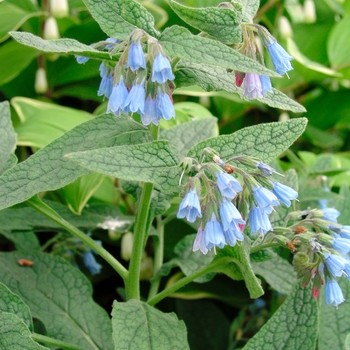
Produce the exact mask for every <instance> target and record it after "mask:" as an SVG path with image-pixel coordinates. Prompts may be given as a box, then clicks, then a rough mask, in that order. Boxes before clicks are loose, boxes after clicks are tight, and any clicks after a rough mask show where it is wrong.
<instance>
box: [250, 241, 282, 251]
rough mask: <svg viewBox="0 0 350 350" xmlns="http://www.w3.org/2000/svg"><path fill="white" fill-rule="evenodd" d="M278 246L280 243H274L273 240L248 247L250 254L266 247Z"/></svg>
mask: <svg viewBox="0 0 350 350" xmlns="http://www.w3.org/2000/svg"><path fill="white" fill-rule="evenodd" d="M279 246H280V244H279V243H275V242H271V243H266V244H260V245H257V246H256V247H252V248H251V249H250V254H253V253H256V252H258V251H259V250H263V249H266V248H271V247H279Z"/></svg>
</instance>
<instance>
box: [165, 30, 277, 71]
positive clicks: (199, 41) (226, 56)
mask: <svg viewBox="0 0 350 350" xmlns="http://www.w3.org/2000/svg"><path fill="white" fill-rule="evenodd" d="M159 40H160V43H161V44H162V46H163V48H164V50H165V51H166V52H167V54H168V55H169V56H172V57H180V58H182V59H184V60H188V61H190V62H194V63H200V64H209V65H213V66H217V67H222V68H230V69H233V70H237V71H240V72H251V73H258V74H263V75H268V76H271V77H280V75H278V74H277V73H275V72H273V71H271V70H270V69H267V68H266V67H264V66H262V65H261V64H259V63H258V62H257V61H254V60H253V59H251V58H249V57H247V56H243V55H242V54H240V53H238V52H237V51H235V50H234V49H231V48H230V47H228V46H226V45H225V44H223V43H220V42H218V41H216V40H212V39H209V38H205V37H201V36H195V35H193V34H191V32H189V31H188V30H187V29H185V28H182V27H179V26H172V27H169V28H166V29H165V30H164V32H163V33H162V34H161V36H160V38H159Z"/></svg>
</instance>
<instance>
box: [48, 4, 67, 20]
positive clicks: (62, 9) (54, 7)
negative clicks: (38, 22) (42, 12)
mask: <svg viewBox="0 0 350 350" xmlns="http://www.w3.org/2000/svg"><path fill="white" fill-rule="evenodd" d="M50 11H51V14H52V16H55V17H58V18H61V17H67V16H69V7H68V1H67V0H50Z"/></svg>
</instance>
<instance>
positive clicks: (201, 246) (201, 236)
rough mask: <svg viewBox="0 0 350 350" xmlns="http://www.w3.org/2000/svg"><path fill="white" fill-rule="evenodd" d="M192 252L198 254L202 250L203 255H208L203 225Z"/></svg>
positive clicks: (199, 229) (198, 232) (200, 227)
mask: <svg viewBox="0 0 350 350" xmlns="http://www.w3.org/2000/svg"><path fill="white" fill-rule="evenodd" d="M192 250H193V251H194V252H196V251H197V250H200V251H201V252H202V253H203V254H207V253H208V248H207V247H206V246H205V242H204V231H203V230H202V224H201V225H200V226H199V228H198V231H197V235H196V239H195V240H194V243H193V249H192Z"/></svg>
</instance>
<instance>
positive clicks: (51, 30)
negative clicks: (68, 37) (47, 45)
mask: <svg viewBox="0 0 350 350" xmlns="http://www.w3.org/2000/svg"><path fill="white" fill-rule="evenodd" d="M43 38H44V39H46V40H52V39H59V38H60V32H59V30H58V25H57V21H56V19H55V18H54V17H49V18H48V19H47V20H46V21H45V24H44V31H43Z"/></svg>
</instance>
